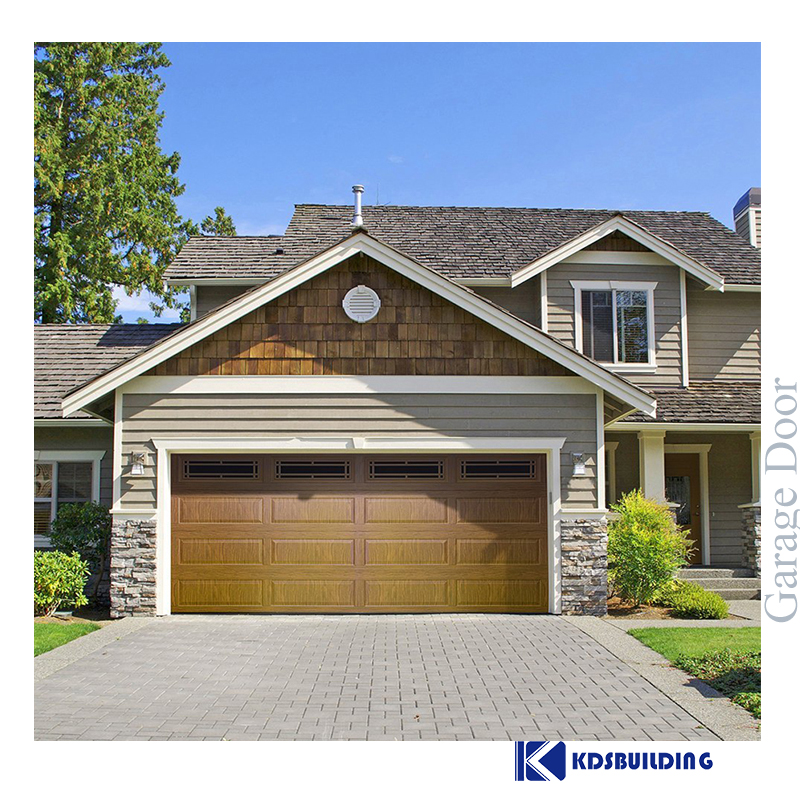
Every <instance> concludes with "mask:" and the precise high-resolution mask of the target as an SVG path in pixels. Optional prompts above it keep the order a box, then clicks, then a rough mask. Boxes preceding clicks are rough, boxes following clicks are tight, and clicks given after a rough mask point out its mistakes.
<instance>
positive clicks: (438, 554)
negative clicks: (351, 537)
mask: <svg viewBox="0 0 800 800" xmlns="http://www.w3.org/2000/svg"><path fill="white" fill-rule="evenodd" d="M447 544H448V543H447V539H367V540H366V541H365V543H364V545H365V546H364V563H365V564H367V565H379V564H380V565H393V566H397V565H412V564H414V565H417V564H430V565H436V564H447V563H448V547H447Z"/></svg>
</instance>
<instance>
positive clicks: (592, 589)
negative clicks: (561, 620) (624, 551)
mask: <svg viewBox="0 0 800 800" xmlns="http://www.w3.org/2000/svg"><path fill="white" fill-rule="evenodd" d="M607 610H608V526H607V523H606V520H605V519H582V518H574V519H569V518H567V519H562V520H561V612H562V613H563V614H575V615H578V614H580V615H585V616H595V617H600V616H603V615H604V614H606V612H607Z"/></svg>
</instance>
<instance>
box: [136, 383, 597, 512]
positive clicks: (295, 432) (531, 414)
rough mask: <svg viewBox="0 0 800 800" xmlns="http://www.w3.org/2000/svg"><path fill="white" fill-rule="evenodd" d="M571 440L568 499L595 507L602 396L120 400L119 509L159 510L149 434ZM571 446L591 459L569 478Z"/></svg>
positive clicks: (565, 475)
mask: <svg viewBox="0 0 800 800" xmlns="http://www.w3.org/2000/svg"><path fill="white" fill-rule="evenodd" d="M398 435H407V436H413V437H415V438H416V437H425V436H437V435H439V436H441V435H445V436H465V437H466V436H473V437H474V436H492V437H543V438H544V437H546V438H551V437H562V436H564V437H566V439H567V441H566V444H565V445H564V449H563V451H562V454H561V484H562V501H563V503H564V504H565V506H567V507H569V506H571V507H573V508H584V509H585V508H594V507H596V460H595V454H596V452H597V445H596V437H597V432H596V397H595V395H592V394H584V395H580V394H579V395H554V394H547V395H501V394H491V395H467V394H457V395H431V394H419V395H412V394H392V395H366V394H365V395H361V394H360V395H331V396H325V397H321V396H319V395H269V396H267V395H199V394H196V395H191V394H182V395H153V394H126V395H125V396H124V402H123V424H122V453H123V459H122V461H123V465H126V466H124V467H123V479H122V485H121V492H122V496H121V506H122V507H123V508H142V507H147V508H154V507H155V503H156V471H155V467H156V464H155V462H156V455H155V448H154V447H153V444H152V440H153V439H174V438H195V439H199V438H202V439H230V438H237V439H241V438H248V437H252V438H263V437H265V436H280V437H284V436H298V437H315V436H398ZM131 450H145V451H147V452H148V454H149V455H148V458H147V464H146V466H145V474H144V475H143V476H140V477H130V476H129V468H128V467H127V463H128V458H127V454H128V453H129V452H130V451H131ZM571 452H582V453H584V454H585V455H586V457H587V467H586V475H585V476H583V477H577V478H573V477H572V461H571V457H570V453H571Z"/></svg>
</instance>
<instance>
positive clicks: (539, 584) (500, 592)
mask: <svg viewBox="0 0 800 800" xmlns="http://www.w3.org/2000/svg"><path fill="white" fill-rule="evenodd" d="M456 592H457V603H458V606H459V607H475V606H478V607H489V608H491V607H502V608H509V609H510V608H539V609H540V610H546V605H547V604H546V597H547V590H546V583H545V582H544V581H542V580H460V581H458V582H457V583H456Z"/></svg>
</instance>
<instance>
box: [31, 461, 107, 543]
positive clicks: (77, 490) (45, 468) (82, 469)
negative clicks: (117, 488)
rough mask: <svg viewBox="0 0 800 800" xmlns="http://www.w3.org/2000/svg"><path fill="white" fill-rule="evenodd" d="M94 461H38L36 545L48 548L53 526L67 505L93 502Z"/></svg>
mask: <svg viewBox="0 0 800 800" xmlns="http://www.w3.org/2000/svg"><path fill="white" fill-rule="evenodd" d="M93 472H94V464H93V462H91V461H35V462H34V464H33V536H34V544H36V545H42V546H46V545H47V543H48V540H47V536H48V534H49V532H50V523H51V522H52V520H53V519H54V518H55V516H56V513H57V512H58V509H59V508H60V507H61V506H62V505H65V504H67V503H87V502H89V501H90V500H91V499H92V484H93V480H92V478H93Z"/></svg>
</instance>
